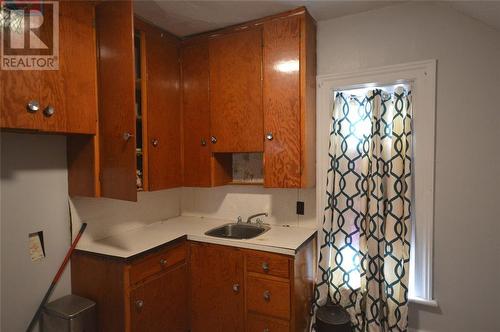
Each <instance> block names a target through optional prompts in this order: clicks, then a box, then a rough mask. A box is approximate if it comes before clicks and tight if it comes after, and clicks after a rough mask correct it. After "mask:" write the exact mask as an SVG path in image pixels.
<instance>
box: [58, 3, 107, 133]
mask: <svg viewBox="0 0 500 332" xmlns="http://www.w3.org/2000/svg"><path fill="white" fill-rule="evenodd" d="M59 10H60V16H61V19H60V34H59V52H60V58H61V63H60V68H59V72H60V74H59V76H60V77H61V78H62V80H61V81H60V82H59V84H61V91H62V94H63V96H64V110H65V112H66V132H69V133H84V134H95V133H96V131H97V63H96V61H97V59H96V40H95V28H94V11H95V8H94V4H93V3H91V2H89V1H62V2H61V3H60V8H59ZM59 111H60V108H59V107H57V109H56V115H57V114H58V113H59Z"/></svg>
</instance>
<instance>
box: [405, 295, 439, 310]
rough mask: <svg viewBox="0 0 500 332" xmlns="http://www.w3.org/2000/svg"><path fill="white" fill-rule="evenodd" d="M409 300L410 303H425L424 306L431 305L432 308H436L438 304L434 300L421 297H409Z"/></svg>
mask: <svg viewBox="0 0 500 332" xmlns="http://www.w3.org/2000/svg"><path fill="white" fill-rule="evenodd" d="M409 301H410V303H416V304H420V305H425V306H428V307H432V308H437V307H438V306H439V305H438V303H437V301H436V300H427V299H423V298H421V297H410V298H409Z"/></svg>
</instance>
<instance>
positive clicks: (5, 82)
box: [0, 70, 41, 129]
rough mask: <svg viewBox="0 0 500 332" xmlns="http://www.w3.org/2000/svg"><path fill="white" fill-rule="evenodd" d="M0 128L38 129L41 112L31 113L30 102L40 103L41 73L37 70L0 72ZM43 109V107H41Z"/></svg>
mask: <svg viewBox="0 0 500 332" xmlns="http://www.w3.org/2000/svg"><path fill="white" fill-rule="evenodd" d="M0 79H1V84H0V90H1V96H0V97H1V100H0V126H1V127H2V128H19V129H37V128H38V127H39V125H38V122H39V121H40V116H41V114H40V111H38V112H36V113H30V112H28V110H27V105H28V103H29V102H30V101H38V102H39V103H40V87H41V82H40V72H39V71H35V70H30V71H28V70H19V71H17V70H0ZM40 107H41V105H40Z"/></svg>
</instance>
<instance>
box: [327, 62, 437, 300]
mask: <svg viewBox="0 0 500 332" xmlns="http://www.w3.org/2000/svg"><path fill="white" fill-rule="evenodd" d="M435 82H436V61H435V60H430V61H423V62H414V63H408V64H402V65H395V66H388V67H381V68H376V69H371V70H367V71H363V72H355V73H346V74H334V75H323V76H319V77H318V112H317V158H318V171H317V174H318V175H317V176H318V178H317V198H318V200H317V211H318V213H317V215H318V216H320V215H322V211H323V206H322V205H323V202H324V201H325V192H326V190H325V183H324V181H323V175H324V174H326V167H327V160H326V158H327V151H328V135H329V124H330V121H329V120H330V118H331V112H332V109H333V107H332V105H333V98H334V92H335V91H344V90H353V89H367V88H369V89H374V88H375V87H386V88H387V87H388V86H395V85H401V84H403V85H407V86H411V90H412V101H413V153H414V160H413V168H414V172H413V173H414V195H413V202H412V208H413V209H412V212H413V216H412V222H413V230H412V237H413V239H412V253H411V261H410V264H411V267H410V294H409V297H410V302H417V303H422V304H427V305H434V306H435V305H436V301H434V300H433V296H432V245H433V218H434V151H435V91H436V83H435ZM361 127H362V125H361ZM359 129H360V131H362V130H363V128H359Z"/></svg>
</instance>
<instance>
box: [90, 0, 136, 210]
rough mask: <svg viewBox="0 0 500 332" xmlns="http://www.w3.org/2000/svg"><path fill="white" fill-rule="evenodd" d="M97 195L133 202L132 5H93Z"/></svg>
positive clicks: (113, 3) (103, 2) (133, 90)
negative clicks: (96, 51) (96, 73)
mask: <svg viewBox="0 0 500 332" xmlns="http://www.w3.org/2000/svg"><path fill="white" fill-rule="evenodd" d="M96 30H97V38H98V43H99V44H98V45H99V58H98V61H99V104H100V105H99V106H100V108H99V134H100V139H99V141H100V168H101V177H100V180H101V181H100V182H101V196H103V197H109V198H117V199H123V200H130V201H135V200H137V189H136V174H135V172H136V161H135V134H136V133H135V79H134V38H133V36H134V30H133V13H132V2H130V1H102V2H100V3H99V4H98V5H97V7H96Z"/></svg>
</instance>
